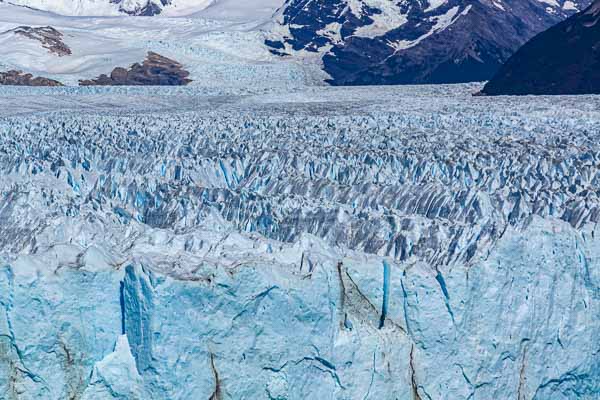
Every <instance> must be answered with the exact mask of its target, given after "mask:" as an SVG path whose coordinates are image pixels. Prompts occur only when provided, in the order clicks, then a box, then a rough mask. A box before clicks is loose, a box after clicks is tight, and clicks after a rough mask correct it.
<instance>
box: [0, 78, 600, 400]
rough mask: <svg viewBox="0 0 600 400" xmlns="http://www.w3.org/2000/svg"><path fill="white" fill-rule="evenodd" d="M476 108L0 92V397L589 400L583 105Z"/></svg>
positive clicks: (455, 97) (595, 119) (592, 370)
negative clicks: (1, 94) (0, 395)
mask: <svg viewBox="0 0 600 400" xmlns="http://www.w3.org/2000/svg"><path fill="white" fill-rule="evenodd" d="M474 90H475V89H474V87H472V86H445V87H444V86H442V87H427V86H424V87H405V88H368V89H367V88H346V89H341V88H312V89H311V88H308V89H295V90H293V91H292V92H286V93H283V92H280V91H277V90H271V91H269V90H267V91H262V92H260V93H259V92H258V91H252V90H247V91H244V92H243V93H242V92H231V91H230V92H227V91H223V92H221V91H219V90H218V89H199V88H184V89H163V90H154V89H152V91H149V90H148V89H123V88H119V89H93V90H92V89H58V90H33V89H32V90H27V91H24V92H22V91H14V90H12V89H6V90H4V92H3V96H2V97H1V98H0V109H1V110H2V111H0V115H2V118H0V174H1V177H2V179H1V180H0V249H1V258H2V262H1V269H0V393H2V394H3V395H4V396H5V398H7V399H13V398H17V399H66V398H69V399H91V398H94V399H117V398H118V399H135V398H139V399H147V398H154V399H198V398H213V399H230V398H231V399H241V398H266V399H269V398H271V399H313V398H314V399H394V398H397V399H490V398H499V399H505V398H506V399H509V398H510V399H512V398H514V399H537V400H544V399H595V398H597V397H595V396H597V393H598V391H599V390H600V386H599V383H598V382H600V354H599V352H600V339H599V337H598V331H599V330H600V317H599V316H600V304H599V301H600V266H599V261H598V260H599V259H600V258H599V257H600V239H599V238H598V233H599V232H597V223H598V220H599V219H600V208H599V206H600V200H599V195H600V192H599V190H598V187H599V185H598V183H599V182H598V180H599V179H600V175H599V170H600V160H599V158H600V147H599V145H598V143H599V140H598V139H599V136H600V111H598V110H600V98H598V97H593V96H589V97H578V98H575V97H554V98H545V97H540V98H495V99H486V98H471V97H470V96H469V93H470V92H471V91H474ZM65 109H66V111H65ZM59 110H61V111H59ZM175 110H177V111H175Z"/></svg>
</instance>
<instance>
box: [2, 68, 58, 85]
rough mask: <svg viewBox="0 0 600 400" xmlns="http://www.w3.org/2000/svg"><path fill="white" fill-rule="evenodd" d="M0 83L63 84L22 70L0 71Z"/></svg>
mask: <svg viewBox="0 0 600 400" xmlns="http://www.w3.org/2000/svg"><path fill="white" fill-rule="evenodd" d="M0 85H8V86H63V84H62V83H60V82H58V81H55V80H53V79H48V78H43V77H34V76H33V75H32V74H26V73H24V72H22V71H14V70H13V71H7V72H0Z"/></svg>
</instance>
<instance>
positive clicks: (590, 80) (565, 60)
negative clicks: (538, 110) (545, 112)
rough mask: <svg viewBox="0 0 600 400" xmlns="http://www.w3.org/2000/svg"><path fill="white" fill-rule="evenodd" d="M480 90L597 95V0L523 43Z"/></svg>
mask: <svg viewBox="0 0 600 400" xmlns="http://www.w3.org/2000/svg"><path fill="white" fill-rule="evenodd" d="M482 93H483V94H488V95H502V94H504V95H527V94H538V95H539V94H552V95H557V94H590V93H597V94H600V0H596V2H595V3H594V4H593V5H592V6H590V7H589V8H588V9H587V10H585V11H584V12H582V13H580V14H578V15H575V16H573V17H571V18H569V19H568V20H566V21H564V22H563V23H561V24H558V25H557V26H555V27H552V28H550V29H549V30H547V31H546V32H543V33H541V34H539V35H538V36H536V37H535V38H533V39H532V40H531V41H530V42H528V43H527V44H525V45H524V46H523V47H522V48H521V49H520V50H519V51H518V52H517V53H516V54H515V55H514V56H512V57H511V58H510V59H509V60H508V61H507V62H506V65H504V67H502V69H501V70H500V71H499V72H498V74H497V75H496V76H495V77H494V78H493V79H492V80H491V81H490V82H489V83H488V84H487V85H486V86H485V88H484V89H483V91H482Z"/></svg>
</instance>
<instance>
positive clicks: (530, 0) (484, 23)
mask: <svg viewBox="0 0 600 400" xmlns="http://www.w3.org/2000/svg"><path fill="white" fill-rule="evenodd" d="M590 1H591V0H579V1H576V2H575V1H566V0H557V1H540V0H389V1H388V0H324V1H307V0H288V1H287V2H286V4H285V5H284V7H283V8H282V9H281V10H280V12H279V16H278V23H279V26H278V27H277V28H276V29H275V30H274V33H273V35H272V37H271V38H270V39H269V40H267V41H266V43H267V45H268V46H270V47H271V49H272V52H273V53H274V54H278V55H281V56H284V57H285V56H288V55H289V56H292V55H296V56H297V55H298V54H300V55H305V56H311V55H313V56H317V57H320V58H322V62H323V67H324V70H325V71H326V72H327V73H328V74H329V75H330V76H331V80H330V82H331V83H332V84H335V85H369V84H411V83H457V82H469V81H482V80H488V79H489V78H491V77H492V76H493V75H494V74H495V73H496V72H497V71H498V69H499V68H500V67H501V66H502V64H503V63H504V62H505V61H506V60H507V59H508V58H509V57H510V56H511V55H512V54H513V52H514V51H516V50H517V49H518V48H519V47H520V46H521V45H522V44H523V43H524V42H525V41H527V40H528V39H530V38H531V37H533V36H534V35H536V34H537V33H539V32H541V31H543V30H545V29H547V28H548V27H550V26H552V25H554V24H556V23H558V22H560V21H562V20H564V19H565V18H567V17H568V16H569V15H572V14H573V13H574V12H576V11H577V9H578V8H579V9H581V8H583V7H585V6H587V5H589V3H590Z"/></svg>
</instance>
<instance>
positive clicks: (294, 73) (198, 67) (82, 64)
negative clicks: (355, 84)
mask: <svg viewBox="0 0 600 400" xmlns="http://www.w3.org/2000/svg"><path fill="white" fill-rule="evenodd" d="M250 3H252V2H250ZM252 4H258V3H252ZM260 4H267V3H264V2H260ZM223 10H224V9H223V8H221V7H217V6H216V5H215V7H214V8H213V7H212V6H211V7H209V8H207V9H206V10H205V12H207V13H214V15H217V14H219V15H221V18H218V19H215V18H212V17H209V16H204V15H203V13H204V11H203V12H201V13H200V14H201V15H197V14H195V15H194V16H193V17H190V18H188V17H166V16H161V17H152V18H146V17H130V16H121V17H77V18H73V17H66V16H61V15H56V14H51V13H47V12H41V11H36V10H31V9H28V8H23V7H18V6H14V5H10V4H6V3H0V71H6V70H11V69H16V70H22V71H24V72H28V73H32V74H34V75H35V76H44V77H48V78H52V79H55V80H58V81H60V82H62V83H64V84H68V85H77V83H78V81H79V80H82V79H92V78H95V77H97V76H99V75H100V74H109V73H110V72H111V71H112V70H113V69H114V68H115V67H125V68H127V67H128V66H130V65H131V64H133V63H136V62H141V61H143V60H144V58H145V57H146V54H147V53H148V52H149V51H153V52H156V53H158V54H161V55H163V56H165V57H168V58H171V59H173V60H176V61H178V62H180V63H182V64H183V65H184V67H185V69H187V70H188V71H190V72H191V77H190V78H191V79H192V80H193V84H195V85H200V86H245V87H253V86H259V87H260V86H266V87H271V86H297V85H304V84H310V83H311V82H313V81H318V80H320V81H321V82H322V80H323V77H324V74H322V73H321V72H320V66H319V65H303V64H302V63H297V62H295V61H294V60H289V61H290V62H287V61H285V62H281V61H282V60H280V57H277V56H274V55H273V54H271V53H270V52H269V50H268V48H267V47H266V46H265V45H264V40H265V37H266V36H265V33H264V32H263V31H262V30H261V28H260V26H263V25H264V24H265V22H266V21H269V20H270V16H271V13H272V10H270V11H269V10H268V9H267V10H265V9H260V8H258V9H257V10H256V11H255V12H254V13H252V14H249V15H247V16H246V18H245V19H244V20H242V21H240V20H239V15H235V14H232V15H231V16H229V15H224V14H223V13H224V11H223ZM225 10H229V8H228V7H226V8H225ZM20 26H31V27H45V26H51V27H52V28H53V29H55V30H56V31H58V32H59V34H61V35H62V37H61V40H62V42H63V43H64V44H65V46H67V47H68V48H69V49H70V51H71V54H70V55H68V56H59V55H57V54H55V53H52V52H50V51H49V50H48V49H47V48H46V47H44V46H43V44H42V43H40V41H38V40H32V39H31V38H28V37H25V36H23V35H17V34H15V32H14V30H15V28H17V27H20Z"/></svg>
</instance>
